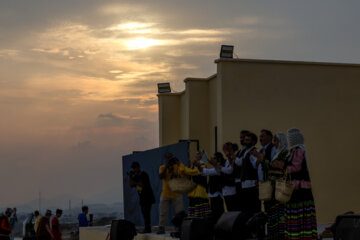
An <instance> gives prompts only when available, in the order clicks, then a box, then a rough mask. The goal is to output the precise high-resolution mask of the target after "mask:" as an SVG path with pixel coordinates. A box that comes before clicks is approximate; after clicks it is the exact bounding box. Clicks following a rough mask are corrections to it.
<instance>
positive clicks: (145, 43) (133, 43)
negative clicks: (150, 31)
mask: <svg viewBox="0 0 360 240" xmlns="http://www.w3.org/2000/svg"><path fill="white" fill-rule="evenodd" d="M160 44H161V41H160V40H155V39H148V38H142V37H139V38H135V39H132V40H129V41H127V42H126V46H127V48H128V49H129V50H137V49H143V48H148V47H152V46H156V45H160Z"/></svg>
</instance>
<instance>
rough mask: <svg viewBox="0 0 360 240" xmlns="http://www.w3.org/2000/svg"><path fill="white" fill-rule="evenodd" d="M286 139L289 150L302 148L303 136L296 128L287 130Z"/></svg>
mask: <svg viewBox="0 0 360 240" xmlns="http://www.w3.org/2000/svg"><path fill="white" fill-rule="evenodd" d="M287 132H288V138H289V145H290V148H294V147H298V146H300V147H304V135H303V134H302V132H301V131H300V129H298V128H290V129H288V131H287Z"/></svg>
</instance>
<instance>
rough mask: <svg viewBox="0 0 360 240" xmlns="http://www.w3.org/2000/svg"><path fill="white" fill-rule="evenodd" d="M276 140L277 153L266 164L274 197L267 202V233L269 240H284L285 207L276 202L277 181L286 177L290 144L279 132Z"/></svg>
mask: <svg viewBox="0 0 360 240" xmlns="http://www.w3.org/2000/svg"><path fill="white" fill-rule="evenodd" d="M275 138H276V140H278V146H277V148H276V153H275V155H274V156H273V158H272V159H271V162H268V163H265V164H266V165H267V167H266V169H267V174H266V175H267V177H268V180H270V181H271V183H272V185H273V196H272V199H271V200H270V201H266V202H265V203H264V205H265V211H266V213H267V215H268V223H267V232H268V239H271V240H283V239H284V213H285V205H284V204H280V203H279V202H278V201H276V200H275V182H276V180H277V179H282V178H283V177H284V171H283V168H284V162H285V161H286V158H287V156H288V152H289V151H288V143H287V139H286V134H285V133H282V132H277V133H276V134H275ZM276 162H281V163H282V165H279V166H278V167H277V166H274V165H272V163H276Z"/></svg>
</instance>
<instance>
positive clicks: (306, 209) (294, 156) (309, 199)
mask: <svg viewBox="0 0 360 240" xmlns="http://www.w3.org/2000/svg"><path fill="white" fill-rule="evenodd" d="M288 138H289V143H290V147H291V148H290V156H289V160H288V166H287V168H286V170H287V173H289V174H290V179H291V180H292V182H293V183H294V184H295V190H294V192H293V194H292V196H291V199H290V201H289V202H288V203H286V205H285V215H284V227H285V231H284V234H285V239H286V240H312V239H318V235H317V224H316V211H315V203H314V197H313V194H312V190H311V181H310V174H309V170H308V165H307V162H306V161H307V158H306V152H305V146H304V137H303V135H302V133H301V131H300V130H299V129H296V128H292V129H289V130H288Z"/></svg>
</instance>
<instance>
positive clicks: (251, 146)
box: [235, 133, 263, 215]
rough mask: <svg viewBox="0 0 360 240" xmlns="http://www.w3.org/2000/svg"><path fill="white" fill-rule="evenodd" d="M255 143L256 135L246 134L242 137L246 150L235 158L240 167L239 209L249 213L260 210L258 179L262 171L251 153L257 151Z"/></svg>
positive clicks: (260, 179)
mask: <svg viewBox="0 0 360 240" xmlns="http://www.w3.org/2000/svg"><path fill="white" fill-rule="evenodd" d="M256 143H257V136H256V135H255V134H254V133H249V134H247V135H246V137H245V139H244V144H245V146H246V151H245V153H244V154H243V156H242V157H240V158H236V160H235V164H236V165H237V166H240V167H241V173H240V180H241V185H240V186H241V189H240V191H241V193H240V194H241V197H240V199H239V201H240V202H239V204H240V211H242V212H246V213H248V214H249V215H253V214H254V213H256V212H260V211H261V203H260V200H259V189H258V181H262V180H263V173H262V167H261V165H260V164H259V163H260V162H259V160H258V159H257V158H256V157H255V156H254V154H253V152H256V151H257V149H256V147H255V145H256Z"/></svg>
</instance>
